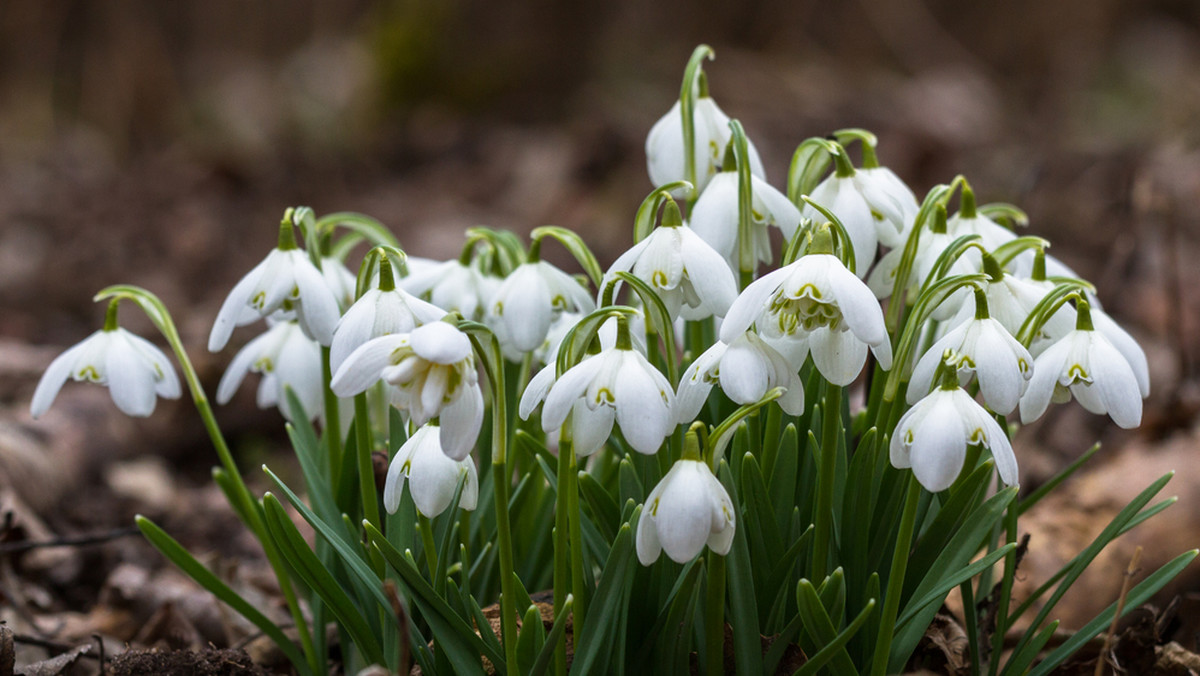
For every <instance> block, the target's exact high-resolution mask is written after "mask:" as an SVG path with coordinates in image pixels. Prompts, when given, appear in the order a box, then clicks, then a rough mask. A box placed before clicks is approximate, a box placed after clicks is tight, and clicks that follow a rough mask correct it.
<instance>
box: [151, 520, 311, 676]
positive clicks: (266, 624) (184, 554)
mask: <svg viewBox="0 0 1200 676" xmlns="http://www.w3.org/2000/svg"><path fill="white" fill-rule="evenodd" d="M134 521H135V522H136V523H137V527H138V529H139V530H141V531H142V535H144V536H146V539H147V540H149V541H150V544H152V545H154V548H155V549H157V550H158V551H159V552H161V553H162V555H163V556H165V557H167V558H168V559H170V560H171V562H172V563H174V564H175V565H176V566H178V567H179V569H180V570H182V571H183V572H184V573H186V574H187V576H188V577H190V578H192V579H193V580H195V581H196V583H197V584H199V585H200V586H201V587H204V588H205V589H207V590H208V591H210V592H212V594H213V595H214V596H216V597H217V598H218V599H219V600H220V601H221V602H222V603H224V604H225V605H227V606H229V607H230V608H233V609H234V610H236V611H237V612H238V614H240V615H241V616H242V617H244V618H246V619H247V620H249V621H250V623H251V624H253V625H254V626H256V627H258V628H259V630H260V631H262V633H264V634H266V635H267V636H268V637H269V638H270V639H271V640H272V641H274V642H275V644H276V645H278V646H279V649H280V650H281V651H283V654H284V655H286V656H287V658H288V659H289V660H291V662H292V666H293V667H295V669H296V670H297V671H299V672H300V673H301V674H304V675H306V676H311V674H312V671H311V670H310V669H309V667H308V662H307V661H306V660H305V659H304V654H303V653H301V652H300V649H299V648H297V647H296V644H295V643H293V642H292V641H291V639H289V638H288V637H287V636H286V635H285V634H284V633H283V630H282V629H280V628H279V626H278V625H276V624H275V623H274V622H272V621H271V620H269V619H267V616H266V615H263V614H262V613H261V612H259V610H258V608H255V607H254V605H253V604H251V603H250V602H249V601H247V600H246V599H244V598H242V597H241V596H240V595H239V594H238V593H237V592H235V591H234V590H233V589H232V588H230V587H229V585H227V584H225V583H224V582H222V581H221V579H220V578H219V577H217V576H216V575H214V574H213V573H212V572H211V571H209V569H208V568H205V567H204V564H202V563H200V562H199V561H197V560H196V559H195V558H194V557H193V556H192V555H191V554H190V553H188V551H187V550H186V549H184V548H183V545H181V544H179V542H178V541H176V540H175V538H173V537H171V536H170V535H167V533H166V531H164V530H163V529H161V528H159V527H158V525H157V524H155V523H154V522H153V521H151V520H150V519H147V518H146V517H144V516H141V515H139V516H136V517H134Z"/></svg>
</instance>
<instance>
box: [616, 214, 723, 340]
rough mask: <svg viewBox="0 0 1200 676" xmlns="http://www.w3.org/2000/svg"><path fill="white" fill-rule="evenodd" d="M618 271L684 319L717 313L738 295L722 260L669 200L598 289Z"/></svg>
mask: <svg viewBox="0 0 1200 676" xmlns="http://www.w3.org/2000/svg"><path fill="white" fill-rule="evenodd" d="M701 199H703V198H701ZM735 227H736V226H735ZM618 272H628V273H631V274H633V276H635V277H637V278H638V279H641V280H642V281H644V282H646V283H647V284H649V285H650V288H652V289H654V291H655V293H657V294H658V297H659V298H661V299H662V301H663V305H665V306H666V308H667V312H668V313H669V314H670V315H671V317H679V316H680V314H681V311H682V316H683V317H685V318H686V319H705V318H707V317H712V316H717V317H723V316H725V312H726V311H727V310H729V306H730V305H731V304H732V303H733V299H734V298H737V293H738V288H737V280H736V279H735V278H734V276H733V270H731V269H730V268H729V264H728V263H726V261H725V258H723V257H722V255H721V254H719V253H717V251H716V250H715V249H713V247H712V246H710V245H709V244H708V243H707V242H705V241H704V240H703V239H701V238H700V236H699V235H697V234H696V233H695V232H694V231H693V230H692V229H691V228H689V227H688V226H687V225H684V224H682V223H681V221H680V220H679V209H678V207H676V206H675V203H674V202H670V203H669V204H668V206H667V213H666V214H664V216H663V224H662V225H661V226H660V227H658V228H655V229H654V230H653V231H651V232H650V234H649V235H648V236H647V237H646V238H645V239H643V240H642V241H640V242H638V243H637V244H635V245H634V246H633V248H631V249H630V250H628V251H626V252H625V253H623V254H621V255H620V256H618V257H617V260H616V261H614V262H613V264H612V267H611V268H609V269H608V272H607V273H606V274H605V276H604V281H603V282H602V283H601V287H606V286H608V283H609V282H610V281H611V280H612V279H613V278H614V277H615V275H616V273H618Z"/></svg>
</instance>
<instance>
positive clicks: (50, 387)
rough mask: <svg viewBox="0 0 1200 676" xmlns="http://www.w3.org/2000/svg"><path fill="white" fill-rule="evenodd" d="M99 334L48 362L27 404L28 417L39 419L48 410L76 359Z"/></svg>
mask: <svg viewBox="0 0 1200 676" xmlns="http://www.w3.org/2000/svg"><path fill="white" fill-rule="evenodd" d="M99 333H100V332H99V331H97V332H96V333H93V334H92V335H91V336H89V337H88V338H87V339H85V340H84V341H83V342H81V343H79V344H77V345H73V346H71V347H70V348H69V349H68V350H67V351H66V352H63V353H62V354H60V355H58V356H57V357H55V358H54V361H52V362H50V366H48V367H47V368H46V372H45V373H43V374H42V378H41V380H39V381H38V384H37V389H35V390H34V391H33V399H32V400H31V401H30V402H29V413H30V415H32V416H33V417H34V418H40V417H41V416H42V414H43V413H45V412H46V411H47V410H49V409H50V405H51V404H53V403H54V399H55V397H57V396H58V391H59V390H61V389H62V386H63V383H65V382H67V378H69V377H70V376H71V371H72V370H74V368H75V360H76V358H78V356H79V355H80V353H81V352H83V351H84V350H85V349H86V348H85V346H86V344H87V342H88V341H90V340H92V338H93V337H95V336H96V335H97V334H99Z"/></svg>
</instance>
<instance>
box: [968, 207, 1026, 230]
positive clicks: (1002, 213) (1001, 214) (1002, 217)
mask: <svg viewBox="0 0 1200 676" xmlns="http://www.w3.org/2000/svg"><path fill="white" fill-rule="evenodd" d="M978 211H979V213H981V214H983V215H984V216H987V217H988V218H990V219H992V220H993V221H1009V223H1010V225H1017V226H1021V227H1024V226H1027V225H1029V216H1028V215H1026V213H1025V212H1024V211H1022V210H1021V208H1020V207H1017V206H1014V205H1012V204H1006V203H1004V202H993V203H991V204H985V205H983V206H981V207H979V210H978Z"/></svg>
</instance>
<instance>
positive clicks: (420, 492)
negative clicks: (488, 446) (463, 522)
mask: <svg viewBox="0 0 1200 676" xmlns="http://www.w3.org/2000/svg"><path fill="white" fill-rule="evenodd" d="M440 437H441V432H440V431H439V429H438V426H437V425H435V424H432V423H430V424H428V425H424V426H422V427H421V428H420V429H418V430H417V431H416V432H415V433H414V434H413V435H412V436H411V437H409V438H408V441H406V442H404V444H403V445H402V446H400V449H399V450H398V451H396V455H395V456H394V457H393V458H392V463H391V464H390V465H389V466H388V473H387V479H386V480H385V481H384V484H383V506H384V508H385V509H387V511H388V514H395V513H396V510H397V509H399V508H400V498H401V497H402V496H403V495H404V487H405V485H406V484H407V486H408V491H409V494H410V495H412V500H413V504H415V505H416V507H417V511H418V512H420V513H421V514H423V515H425V516H427V517H429V518H431V519H432V518H433V517H435V516H437V515H439V514H441V513H442V512H444V511H446V508H447V507H449V506H450V502H451V501H452V500H454V492H455V491H456V490H458V482H459V481H460V480H461V478H462V477H463V476H466V478H467V482H466V484H464V485H463V491H462V496H461V497H460V498H459V501H458V506H459V507H461V508H463V509H468V510H471V509H475V506H476V504H477V503H478V501H479V474H478V472H477V470H476V469H475V462H474V461H473V460H471V458H470V457H469V456H468V457H465V458H463V459H461V460H453V459H451V458H450V457H448V456H447V454H446V453H445V452H443V450H442V445H441V442H440V441H439V439H440Z"/></svg>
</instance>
